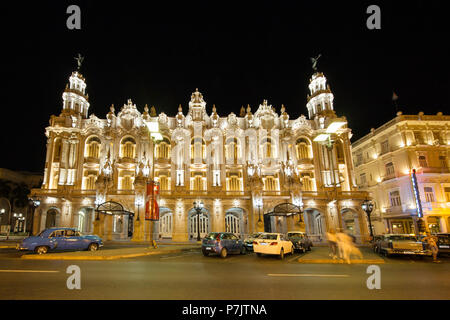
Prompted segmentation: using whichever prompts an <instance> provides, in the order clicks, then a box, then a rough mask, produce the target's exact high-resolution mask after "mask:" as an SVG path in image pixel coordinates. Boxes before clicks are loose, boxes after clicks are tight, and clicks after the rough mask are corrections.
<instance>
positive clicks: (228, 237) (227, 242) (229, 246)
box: [202, 232, 246, 258]
mask: <svg viewBox="0 0 450 320" xmlns="http://www.w3.org/2000/svg"><path fill="white" fill-rule="evenodd" d="M202 252H203V255H204V256H208V255H209V254H210V253H217V254H219V255H220V256H221V257H222V258H226V257H227V255H228V254H229V253H237V254H239V253H240V254H245V253H246V251H245V246H244V243H243V242H242V240H239V238H238V237H236V236H235V235H234V234H232V233H230V232H211V233H210V234H208V235H207V236H206V237H205V238H204V239H203V241H202Z"/></svg>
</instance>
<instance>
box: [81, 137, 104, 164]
mask: <svg viewBox="0 0 450 320" xmlns="http://www.w3.org/2000/svg"><path fill="white" fill-rule="evenodd" d="M101 144H102V143H101V141H100V139H99V138H97V137H92V138H89V140H87V141H86V149H85V152H84V156H85V157H89V158H96V159H97V158H98V157H99V155H100V146H101Z"/></svg>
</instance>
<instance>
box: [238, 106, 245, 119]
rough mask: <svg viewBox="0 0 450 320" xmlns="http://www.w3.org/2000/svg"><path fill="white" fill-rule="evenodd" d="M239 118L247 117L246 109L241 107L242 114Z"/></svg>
mask: <svg viewBox="0 0 450 320" xmlns="http://www.w3.org/2000/svg"><path fill="white" fill-rule="evenodd" d="M239 117H245V108H244V106H242V107H241V112H240V113H239Z"/></svg>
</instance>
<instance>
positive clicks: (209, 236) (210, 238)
mask: <svg viewBox="0 0 450 320" xmlns="http://www.w3.org/2000/svg"><path fill="white" fill-rule="evenodd" d="M218 235H219V233H218V232H211V233H210V234H208V235H207V236H206V237H205V239H207V240H214V239H216V238H217V236H218Z"/></svg>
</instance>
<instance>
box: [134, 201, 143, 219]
mask: <svg viewBox="0 0 450 320" xmlns="http://www.w3.org/2000/svg"><path fill="white" fill-rule="evenodd" d="M134 202H135V204H136V206H137V207H138V216H137V218H136V221H141V218H140V212H139V207H140V206H142V205H143V204H144V199H143V198H142V197H141V196H136V200H135V201H134Z"/></svg>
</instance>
